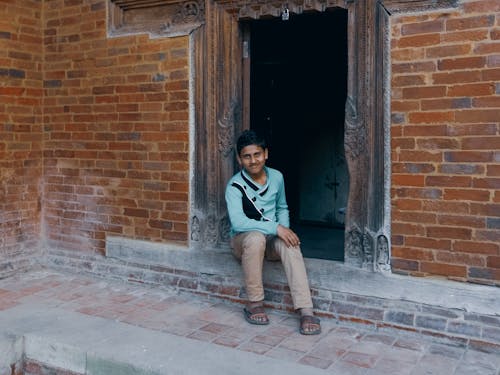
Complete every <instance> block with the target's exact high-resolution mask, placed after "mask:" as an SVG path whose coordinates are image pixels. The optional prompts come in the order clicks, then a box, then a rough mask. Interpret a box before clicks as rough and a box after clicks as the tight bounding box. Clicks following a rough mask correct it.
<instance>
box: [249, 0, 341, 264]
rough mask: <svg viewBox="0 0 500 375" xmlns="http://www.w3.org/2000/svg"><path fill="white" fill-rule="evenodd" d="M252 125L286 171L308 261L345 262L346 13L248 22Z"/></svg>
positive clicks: (293, 219)
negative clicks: (264, 138) (309, 259)
mask: <svg viewBox="0 0 500 375" xmlns="http://www.w3.org/2000/svg"><path fill="white" fill-rule="evenodd" d="M243 26H244V27H245V28H246V29H247V30H249V36H250V78H249V83H250V108H249V112H250V127H251V128H252V129H254V130H256V131H257V132H259V133H260V134H262V135H263V136H265V137H266V139H267V140H268V142H269V160H268V165H269V166H270V167H272V168H276V169H278V170H280V171H281V172H283V174H284V176H285V189H286V194H287V201H288V206H289V209H290V220H291V226H292V229H294V230H295V231H296V232H297V234H298V235H299V236H300V238H301V242H302V244H301V247H302V251H303V254H304V256H305V257H308V258H320V259H330V260H338V261H343V260H344V229H345V228H344V223H345V217H344V214H345V210H346V206H347V201H348V192H349V177H348V169H347V163H346V159H345V152H344V113H345V101H346V96H347V59H348V55H347V10H345V9H340V8H334V9H332V10H329V11H326V12H322V13H316V12H315V13H305V14H301V15H290V18H289V20H286V21H284V20H282V19H281V18H272V19H264V20H254V21H248V22H245V23H244V25H243Z"/></svg>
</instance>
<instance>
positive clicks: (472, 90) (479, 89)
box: [447, 83, 495, 96]
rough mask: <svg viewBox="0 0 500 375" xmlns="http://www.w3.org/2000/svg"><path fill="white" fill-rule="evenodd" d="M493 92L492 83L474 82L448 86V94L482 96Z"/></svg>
mask: <svg viewBox="0 0 500 375" xmlns="http://www.w3.org/2000/svg"><path fill="white" fill-rule="evenodd" d="M494 92H495V86H494V84H493V83H475V84H464V85H454V86H449V87H448V92H447V95H448V96H484V95H492V94H493V93H494Z"/></svg>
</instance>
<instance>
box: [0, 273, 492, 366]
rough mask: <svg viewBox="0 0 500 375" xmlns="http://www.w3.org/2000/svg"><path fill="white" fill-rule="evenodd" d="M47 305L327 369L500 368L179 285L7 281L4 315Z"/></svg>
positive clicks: (441, 348)
mask: <svg viewBox="0 0 500 375" xmlns="http://www.w3.org/2000/svg"><path fill="white" fill-rule="evenodd" d="M39 303H43V304H44V305H45V306H49V307H57V308H59V309H64V310H67V311H71V312H78V313H82V314H86V315H90V316H97V317H101V318H105V319H110V320H113V321H119V322H123V323H127V324H130V325H134V326H139V327H142V328H146V329H149V330H154V331H161V332H166V333H169V334H173V335H178V336H184V337H186V338H190V339H193V340H200V341H204V342H210V343H211V344H213V345H222V346H225V347H229V348H234V350H239V351H248V352H252V353H255V354H257V355H262V356H267V357H271V358H278V359H282V360H286V361H290V362H297V363H300V364H304V365H307V366H313V367H316V368H319V369H324V372H325V374H328V373H332V374H353V375H356V374H366V375H375V374H384V375H390V374H398V375H405V374H437V375H447V374H450V375H471V374H480V375H489V374H491V375H498V374H500V355H499V354H498V353H485V352H479V351H475V350H471V349H469V348H463V347H457V346H453V345H450V344H447V343H443V342H437V341H430V339H429V338H428V337H420V336H416V335H414V334H411V335H410V334H406V333H405V332H401V331H389V330H388V331H383V332H381V331H378V332H377V331H373V330H372V331H370V330H367V329H366V327H364V326H361V325H360V326H346V325H343V324H340V323H338V322H336V321H335V320H333V319H323V320H322V326H323V333H322V334H321V335H319V336H312V337H307V336H302V335H300V334H299V333H298V332H297V325H298V320H297V317H296V316H294V315H291V314H288V313H283V312H279V311H270V312H269V313H270V319H271V324H270V325H269V326H251V325H249V324H248V323H247V322H245V320H244V319H243V316H242V313H241V306H239V305H234V304H229V303H225V302H221V301H220V300H209V299H206V298H201V297H198V296H196V295H193V294H183V295H179V294H177V293H176V292H174V291H173V290H167V289H159V288H149V287H144V286H141V285H139V286H138V285H131V284H125V283H122V282H114V281H109V280H102V279H91V278H87V277H84V276H80V275H68V274H61V273H55V272H53V271H37V272H31V273H28V274H22V275H18V276H15V277H12V278H8V279H4V280H0V314H2V312H3V311H5V312H7V311H8V310H9V309H11V308H13V307H15V306H19V305H21V304H24V305H27V306H29V304H39ZM0 328H1V327H0Z"/></svg>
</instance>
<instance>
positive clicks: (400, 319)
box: [384, 310, 415, 326]
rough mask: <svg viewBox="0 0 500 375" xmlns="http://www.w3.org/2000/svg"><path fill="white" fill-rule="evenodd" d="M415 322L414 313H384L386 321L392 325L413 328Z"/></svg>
mask: <svg viewBox="0 0 500 375" xmlns="http://www.w3.org/2000/svg"><path fill="white" fill-rule="evenodd" d="M414 320H415V315H414V314H413V313H407V312H403V311H390V310H389V311H386V312H385V313H384V321H387V322H391V323H398V324H404V325H407V326H413V323H414Z"/></svg>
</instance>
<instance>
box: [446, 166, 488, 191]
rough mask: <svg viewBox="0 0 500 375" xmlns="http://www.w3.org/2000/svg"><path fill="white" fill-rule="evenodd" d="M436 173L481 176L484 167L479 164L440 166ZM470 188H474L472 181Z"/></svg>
mask: <svg viewBox="0 0 500 375" xmlns="http://www.w3.org/2000/svg"><path fill="white" fill-rule="evenodd" d="M438 171H439V172H440V173H444V174H459V175H461V174H463V175H482V174H484V166H483V165H480V164H441V165H440V166H439V168H438ZM472 186H474V187H476V186H475V184H474V180H473V184H472Z"/></svg>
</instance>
